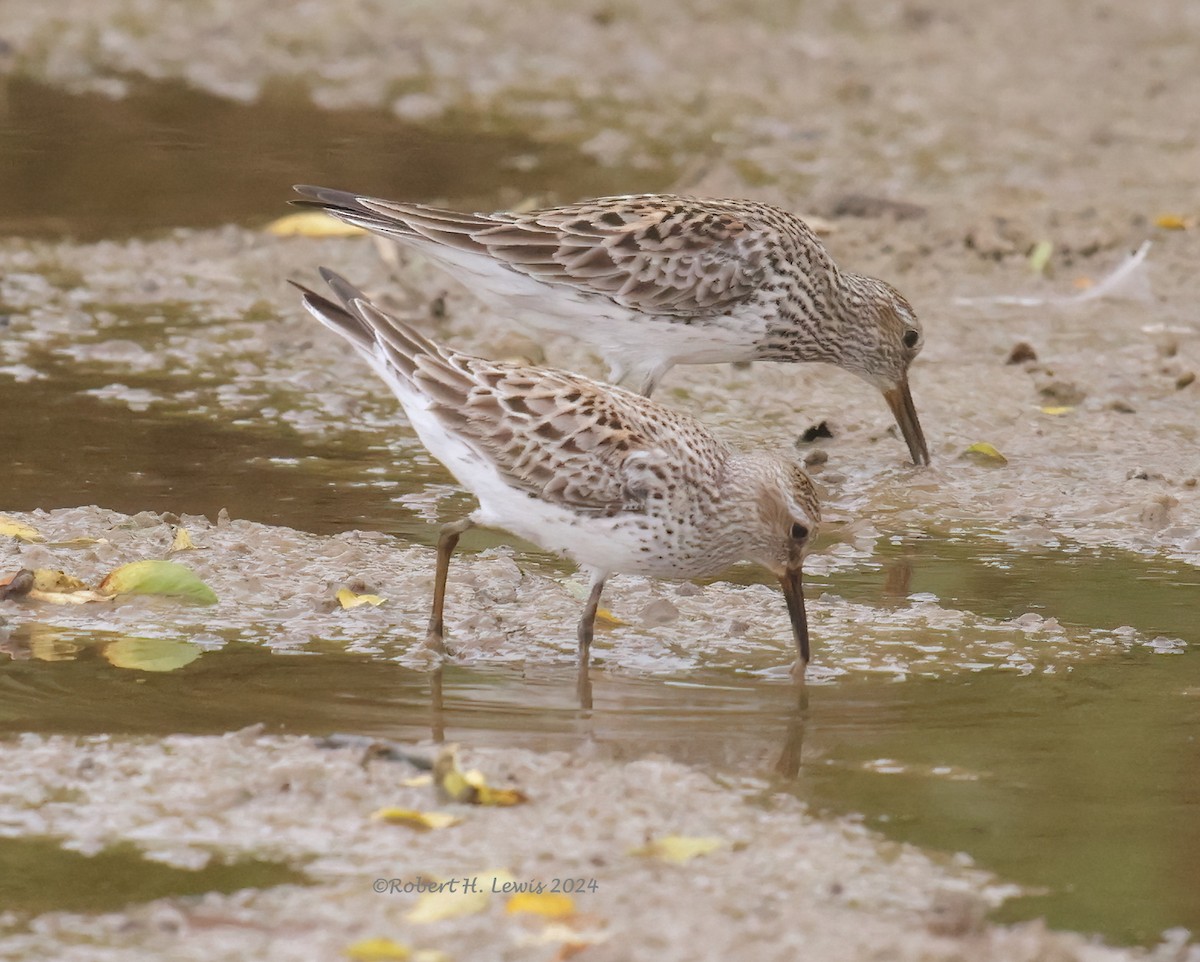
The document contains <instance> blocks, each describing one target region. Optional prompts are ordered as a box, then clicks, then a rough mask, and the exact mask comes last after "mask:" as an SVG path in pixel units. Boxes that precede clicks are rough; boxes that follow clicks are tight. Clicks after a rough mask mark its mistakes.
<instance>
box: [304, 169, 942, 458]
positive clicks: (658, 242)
mask: <svg viewBox="0 0 1200 962" xmlns="http://www.w3.org/2000/svg"><path fill="white" fill-rule="evenodd" d="M296 191H297V192H298V193H299V194H300V195H301V197H302V198H303V199H302V200H298V201H293V203H295V204H298V205H300V206H304V207H315V208H319V209H321V210H324V211H326V212H328V213H330V214H332V215H334V216H335V217H339V218H341V219H342V220H344V221H346V222H347V223H350V224H354V225H357V226H359V227H363V228H366V229H367V230H370V231H374V232H375V233H377V234H381V235H383V236H384V237H390V238H395V239H397V240H400V241H403V242H405V243H408V244H411V245H413V246H414V247H416V248H418V249H419V250H420V251H421V252H422V253H424V254H425V255H426V256H428V257H430V258H431V259H432V260H434V261H435V262H437V263H439V264H440V265H442V266H443V267H445V268H447V269H448V270H449V271H450V272H451V273H452V274H453V275H454V276H455V277H457V278H458V279H459V280H460V281H461V282H462V283H463V284H465V285H466V286H467V287H468V288H470V289H472V290H473V291H475V292H476V293H477V294H479V295H481V296H483V297H484V298H485V299H490V300H493V301H495V302H496V303H497V304H498V305H499V306H501V307H502V308H503V309H504V311H505V312H506V314H511V316H512V317H513V319H514V320H515V321H517V322H518V323H522V322H523V323H525V324H527V325H530V326H533V327H535V328H539V329H544V330H550V331H554V332H559V333H567V334H571V335H574V336H576V337H579V338H582V339H584V340H586V341H588V342H590V343H591V344H592V345H593V346H595V347H596V348H597V349H598V351H599V352H600V353H601V354H602V355H603V357H604V358H605V360H606V361H607V363H608V364H609V366H610V373H609V378H610V380H612V381H613V382H614V383H619V382H624V383H628V384H629V385H630V386H631V387H634V388H635V389H636V390H638V391H640V392H641V393H642V394H645V395H647V396H649V395H650V394H651V393H652V392H653V390H654V387H655V385H656V384H657V383H658V382H659V380H660V379H661V378H662V376H663V375H664V374H665V373H666V372H667V371H668V370H669V369H670V368H671V367H673V366H674V365H676V364H706V363H712V362H719V361H827V362H829V363H832V364H836V365H838V366H839V367H842V368H845V369H846V370H847V371H850V372H852V373H854V374H857V375H858V376H859V377H861V378H863V379H864V380H866V381H867V382H869V383H870V384H873V385H875V387H877V388H878V389H879V390H880V391H882V392H883V396H884V398H885V399H886V400H887V403H888V406H889V407H890V408H891V410H892V414H893V415H894V416H895V418H896V422H897V424H899V426H900V431H901V432H902V434H903V435H904V440H905V442H906V443H907V444H908V450H909V453H910V454H911V455H912V459H913V461H914V463H916V464H928V463H929V448H928V446H927V445H926V443H925V435H924V433H923V432H922V430H921V423H920V421H919V420H918V419H917V411H916V408H915V406H914V405H913V400H912V394H911V392H910V391H909V386H908V368H909V365H910V364H911V363H912V361H913V359H914V358H915V357H916V356H917V354H918V353H920V350H921V347H922V342H923V335H922V332H921V324H920V322H919V321H918V320H917V317H916V314H915V313H914V312H913V309H912V307H911V306H910V305H909V303H908V301H906V300H905V299H904V298H903V297H902V296H901V295H900V293H899V292H898V291H896V290H895V288H893V287H892V286H891V285H890V284H887V283H885V282H884V281H880V280H876V279H875V278H873V277H866V276H864V275H862V274H854V273H851V272H850V271H843V270H841V269H839V268H838V266H837V265H836V264H835V263H834V262H833V259H832V258H831V257H830V256H829V253H828V251H826V250H825V247H824V245H823V244H822V243H821V242H820V241H819V240H818V239H817V237H816V235H815V234H814V233H813V232H812V230H811V229H809V227H808V226H807V225H806V224H805V223H804V222H803V221H802V220H800V218H798V217H796V216H795V215H793V214H790V213H788V212H787V211H783V210H780V209H778V208H776V207H772V206H770V205H768V204H760V203H756V202H753V201H746V200H709V199H699V198H694V197H678V196H674V195H671V194H636V195H627V196H620V197H601V198H598V199H595V200H588V201H583V202H582V203H578V204H571V205H569V206H566V207H553V208H549V209H547V210H534V211H529V212H528V213H511V212H503V211H501V212H498V213H491V214H464V213H459V212H457V211H452V210H443V209H440V208H437V207H428V206H426V205H424V204H406V203H398V202H396V201H390V200H382V199H380V198H376V197H364V196H360V195H358V194H352V193H348V192H346V191H341V190H332V189H330V188H326V187H307V186H298V187H296Z"/></svg>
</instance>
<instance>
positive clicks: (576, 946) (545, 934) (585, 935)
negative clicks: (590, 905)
mask: <svg viewBox="0 0 1200 962" xmlns="http://www.w3.org/2000/svg"><path fill="white" fill-rule="evenodd" d="M607 941H608V933H607V932H603V931H590V932H587V931H583V932H581V931H580V930H579V929H576V928H574V927H573V926H571V925H567V924H566V923H564V922H551V923H550V924H549V925H547V926H546V927H545V928H544V929H542V931H541V932H539V933H538V934H537V935H535V936H533V937H532V938H526V939H522V942H523V943H524V944H526V945H544V944H546V943H548V942H550V943H554V942H559V943H562V949H561V950H560V951H559V953H558V955H556V956H554V958H555V959H556V960H560V959H569V958H570V957H571V956H573V955H575V954H577V953H579V952H582V951H583V950H584V949H586V948H587V947H588V946H589V945H599V944H601V943H602V942H607Z"/></svg>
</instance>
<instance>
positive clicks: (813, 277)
mask: <svg viewBox="0 0 1200 962" xmlns="http://www.w3.org/2000/svg"><path fill="white" fill-rule="evenodd" d="M855 277H857V275H852V274H848V273H844V272H842V271H840V270H839V269H838V268H837V265H835V264H834V263H833V261H832V260H828V259H826V260H825V263H823V264H821V265H820V266H819V268H818V269H814V270H810V271H807V272H805V273H803V274H797V275H795V276H793V277H791V278H789V279H788V283H786V284H784V285H782V287H783V289H782V291H781V295H780V297H779V299H778V300H777V302H776V312H775V316H774V317H773V318H772V319H771V321H770V322H769V323H768V325H767V333H766V336H765V337H764V338H763V339H762V341H760V343H759V359H761V360H764V361H828V362H830V363H832V364H838V363H840V362H841V360H842V350H843V345H844V343H845V337H844V332H845V330H846V328H847V326H848V325H847V316H846V304H847V298H846V296H845V292H846V287H847V280H848V279H850V283H851V285H852V284H853V280H852V279H853V278H855Z"/></svg>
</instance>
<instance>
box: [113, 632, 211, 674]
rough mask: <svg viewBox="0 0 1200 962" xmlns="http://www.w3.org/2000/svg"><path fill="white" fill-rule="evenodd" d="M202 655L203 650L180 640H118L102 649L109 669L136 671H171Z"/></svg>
mask: <svg viewBox="0 0 1200 962" xmlns="http://www.w3.org/2000/svg"><path fill="white" fill-rule="evenodd" d="M202 654H204V649H203V648H201V647H200V646H199V645H195V644H192V642H190V641H184V640H183V639H182V638H122V639H121V640H120V641H114V642H112V643H111V644H107V645H105V646H104V657H105V658H106V659H108V663H109V664H110V665H112V666H113V667H114V668H131V669H134V670H136V671H174V670H175V669H176V668H182V667H183V666H184V665H190V664H191V663H192V662H193V661H195V660H196V659H197V658H199V657H200V656H201V655H202Z"/></svg>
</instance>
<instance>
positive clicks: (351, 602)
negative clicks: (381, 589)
mask: <svg viewBox="0 0 1200 962" xmlns="http://www.w3.org/2000/svg"><path fill="white" fill-rule="evenodd" d="M337 600H338V604H339V605H341V606H342V607H343V608H357V607H358V606H359V605H374V606H375V607H376V608H378V607H379V606H380V605H381V604H383V603H384V601H385V600H386V599H385V598H382V597H381V596H379V595H356V594H355V593H354V592H353V591H351V590H350V589H349V588H341V589H339V590H338V593H337Z"/></svg>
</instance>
